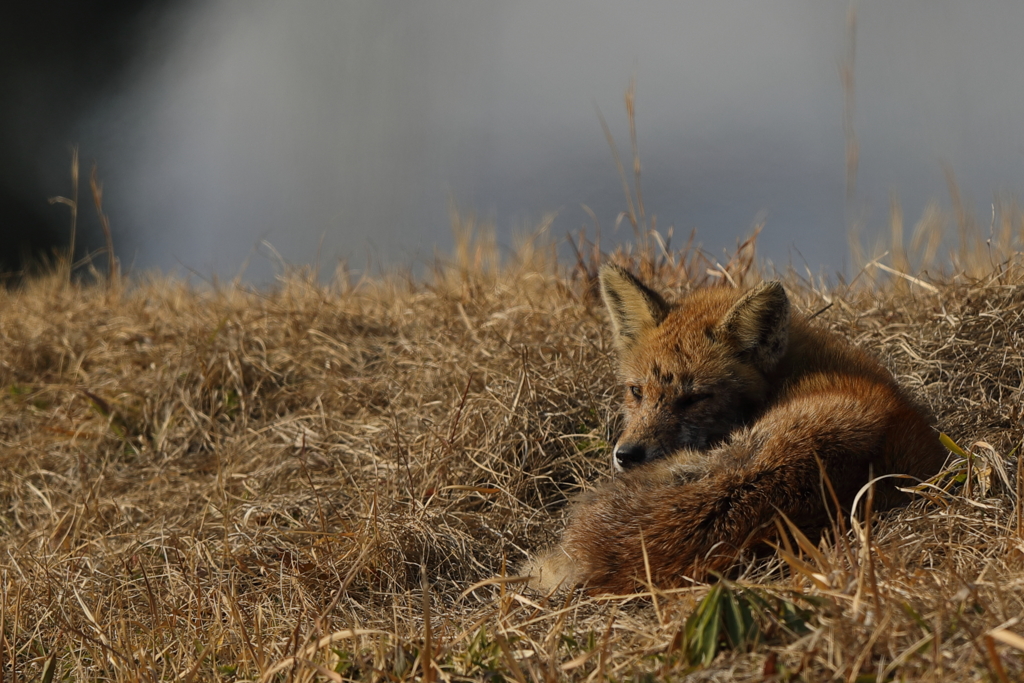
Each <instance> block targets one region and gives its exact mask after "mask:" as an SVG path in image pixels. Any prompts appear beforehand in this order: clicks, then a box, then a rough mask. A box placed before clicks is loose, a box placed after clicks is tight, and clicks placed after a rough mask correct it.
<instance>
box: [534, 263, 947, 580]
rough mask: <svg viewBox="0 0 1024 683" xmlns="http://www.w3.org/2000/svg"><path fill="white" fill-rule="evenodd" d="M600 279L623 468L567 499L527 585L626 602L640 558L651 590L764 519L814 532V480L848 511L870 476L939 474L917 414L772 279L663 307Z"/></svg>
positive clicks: (824, 518)
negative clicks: (550, 544) (559, 527)
mask: <svg viewBox="0 0 1024 683" xmlns="http://www.w3.org/2000/svg"><path fill="white" fill-rule="evenodd" d="M601 285H602V293H603V295H604V299H605V303H606V304H607V306H608V309H609V313H610V315H611V319H612V325H613V328H614V329H615V332H616V344H617V346H618V348H619V356H620V366H619V372H620V377H621V379H622V381H623V383H624V384H625V385H626V392H625V394H626V395H625V407H624V410H625V415H626V421H625V429H624V431H623V434H622V437H621V439H620V440H619V443H618V445H617V446H616V448H615V454H614V456H613V459H614V460H615V464H616V466H617V469H623V470H626V471H625V472H624V474H621V475H620V476H617V477H615V478H614V479H612V480H611V481H609V482H607V483H605V484H604V485H602V486H600V487H598V488H597V489H596V490H594V491H592V492H591V493H590V494H588V495H586V496H584V497H583V498H582V499H581V500H580V501H578V502H577V504H576V506H575V508H574V510H573V512H572V514H571V517H570V520H569V524H568V527H567V528H566V530H565V533H564V535H563V537H562V540H561V542H560V543H559V545H558V546H556V547H555V548H553V549H551V550H549V551H548V552H547V553H546V554H545V555H543V556H542V557H541V558H540V559H539V561H537V562H535V563H534V564H533V566H532V567H531V568H530V572H531V574H532V575H533V576H534V584H535V585H536V586H538V587H541V588H551V587H554V586H555V585H558V584H562V585H566V586H569V585H585V586H587V587H588V588H589V589H590V590H591V591H594V592H612V593H626V592H632V591H634V590H637V589H638V587H639V586H641V585H643V584H644V583H646V576H647V573H646V569H645V566H644V553H645V552H646V554H647V558H648V562H649V566H650V575H651V579H652V580H653V581H654V583H655V584H656V585H658V586H661V587H671V586H679V585H685V584H686V583H689V581H690V580H702V579H705V578H706V577H707V576H708V573H709V572H722V571H725V570H728V569H729V568H730V567H732V566H733V565H734V564H735V563H736V562H737V560H738V558H739V556H740V554H741V553H742V552H743V551H744V550H747V549H753V548H756V547H757V546H760V545H762V544H763V542H764V541H766V540H769V539H770V538H771V537H772V536H773V535H774V533H775V525H774V519H775V517H776V515H777V513H778V512H781V513H783V514H785V515H786V516H787V517H789V519H790V520H792V521H793V522H795V523H796V524H798V525H799V526H800V527H801V528H802V529H803V530H804V531H805V532H806V533H807V534H808V535H810V536H812V537H816V536H817V535H818V534H819V533H820V531H821V530H822V529H823V528H824V527H826V526H827V525H828V524H829V513H830V512H831V513H832V514H835V510H833V509H832V507H833V506H832V503H831V497H830V495H829V494H828V493H827V491H826V489H825V485H824V479H823V476H822V475H823V474H824V475H825V476H827V477H828V479H829V480H830V481H831V483H832V485H833V487H834V488H835V493H836V495H837V497H838V498H839V501H840V504H841V505H843V506H844V507H848V506H849V505H850V504H851V503H852V501H853V498H854V496H855V495H856V493H857V491H858V490H859V489H860V488H861V487H862V486H863V485H864V484H866V483H867V482H868V479H869V472H873V473H874V476H876V477H877V476H881V475H885V474H892V473H900V474H907V475H910V476H913V477H916V478H918V479H925V478H927V477H930V476H931V475H933V474H935V473H936V472H937V471H938V470H939V469H940V467H941V466H942V463H943V461H944V459H945V452H944V450H943V449H942V447H941V446H940V444H939V441H938V438H937V435H936V433H935V431H934V430H933V428H932V426H931V420H930V417H929V416H928V415H927V413H926V412H925V411H924V410H923V409H921V408H920V407H918V406H917V405H916V404H915V403H914V401H913V400H912V399H911V398H910V397H909V396H908V395H907V394H906V393H905V392H904V391H903V390H902V389H901V388H900V387H899V386H898V385H897V383H896V381H895V379H894V378H893V377H892V375H891V374H890V373H889V372H888V371H887V370H886V369H885V368H884V367H882V365H881V364H880V363H879V362H878V361H877V360H875V359H874V358H873V357H871V356H870V355H868V354H866V353H864V352H863V351H861V350H859V349H856V348H854V347H852V346H850V345H849V344H848V343H847V342H846V341H845V340H843V339H842V338H840V337H839V336H837V335H835V334H832V333H830V332H828V331H826V330H823V329H820V328H818V327H815V326H814V325H813V324H811V322H810V321H808V320H806V319H805V318H804V317H802V316H799V315H791V313H790V306H789V301H788V298H787V297H786V294H785V291H784V289H783V288H782V285H781V284H779V283H777V282H766V283H762V284H761V285H759V286H758V287H755V288H754V289H752V290H750V291H749V292H747V293H745V294H741V293H738V292H736V291H733V290H728V289H724V288H722V289H703V290H699V291H697V292H694V293H693V294H691V295H689V296H688V297H686V298H684V299H683V300H682V301H680V302H679V303H678V304H676V305H675V306H669V305H668V304H666V303H665V301H664V300H663V299H662V298H661V297H660V296H659V295H658V294H657V293H655V292H653V291H651V290H649V289H648V288H647V287H646V286H645V285H644V284H643V283H641V282H640V281H639V280H637V279H636V278H634V277H633V276H632V275H630V274H629V273H628V272H627V271H625V270H622V269H620V268H617V267H615V266H605V267H604V268H602V271H601ZM819 463H820V466H819ZM822 467H823V468H824V471H822ZM897 485H898V483H894V482H893V480H892V479H886V480H882V481H880V482H878V484H877V490H876V496H875V499H876V505H875V509H876V510H880V509H885V508H887V507H891V506H893V505H898V504H900V503H901V502H903V498H904V496H903V494H902V493H900V492H899V491H898V490H897V489H896V486H897Z"/></svg>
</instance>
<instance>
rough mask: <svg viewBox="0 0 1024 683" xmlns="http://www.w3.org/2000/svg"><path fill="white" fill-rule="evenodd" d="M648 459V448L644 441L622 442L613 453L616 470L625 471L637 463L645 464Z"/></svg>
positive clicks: (613, 466) (613, 463)
mask: <svg viewBox="0 0 1024 683" xmlns="http://www.w3.org/2000/svg"><path fill="white" fill-rule="evenodd" d="M647 460H648V457H647V449H646V448H645V447H644V445H643V444H642V443H636V442H626V443H621V442H620V443H619V444H617V445H616V446H615V451H614V452H613V453H612V468H613V469H614V470H615V471H616V472H625V471H626V470H628V469H632V468H633V467H636V466H637V465H642V464H644V463H645V462H647Z"/></svg>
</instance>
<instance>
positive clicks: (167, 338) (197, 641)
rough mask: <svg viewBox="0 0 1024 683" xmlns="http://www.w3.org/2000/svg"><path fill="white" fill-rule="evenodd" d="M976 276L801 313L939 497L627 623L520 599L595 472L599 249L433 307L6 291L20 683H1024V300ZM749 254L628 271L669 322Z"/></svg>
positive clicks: (639, 606) (1000, 283)
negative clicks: (914, 429) (832, 338)
mask: <svg viewBox="0 0 1024 683" xmlns="http://www.w3.org/2000/svg"><path fill="white" fill-rule="evenodd" d="M1011 237H1012V238H1013V239H1016V232H1014V233H1013V234H1012V235H1011ZM928 244H930V243H929V242H928V241H927V240H924V241H921V242H920V243H919V244H918V248H920V249H922V250H925V251H926V250H927V249H928V248H929V247H928ZM1007 244H1009V243H1007ZM922 245H923V246H922ZM1004 246H1005V245H1004ZM966 248H968V250H969V251H970V252H971V253H972V254H978V253H981V254H982V255H984V253H985V252H984V248H983V247H978V246H976V245H973V246H972V245H970V244H967V245H966ZM988 248H989V252H988V253H989V258H988V259H987V260H986V259H984V258H978V259H975V262H972V263H967V262H966V261H964V260H961V261H960V262H958V264H957V266H956V268H955V270H954V273H955V274H947V275H941V276H933V277H930V278H929V277H927V276H926V275H924V274H922V273H921V272H920V271H921V270H922V268H921V267H920V266H917V267H915V270H913V271H911V270H910V263H911V261H912V259H911V258H910V257H909V256H907V254H906V252H905V251H904V250H900V251H899V252H898V253H896V254H894V258H893V260H891V261H889V262H890V263H891V264H893V265H890V266H884V267H882V266H880V264H881V262H880V261H876V262H875V264H876V265H875V266H874V267H869V268H867V269H866V270H865V271H864V274H863V276H862V277H859V278H858V281H857V282H853V283H851V284H850V285H837V286H829V287H825V286H822V285H820V284H815V283H814V282H813V281H811V280H801V279H800V278H797V277H796V276H793V275H791V276H789V277H788V280H787V286H788V288H789V290H790V292H791V296H792V298H793V301H794V304H795V305H797V307H798V308H799V309H801V310H803V311H805V312H808V313H815V312H817V313H818V315H817V318H816V319H817V321H818V322H819V323H820V324H821V325H824V326H827V327H829V328H832V329H834V330H837V331H839V332H840V333H842V334H843V335H845V336H847V337H849V338H851V339H852V340H853V341H854V342H855V343H856V344H858V345H860V346H862V347H864V348H868V349H870V350H872V351H873V352H875V353H877V354H879V355H880V356H881V357H883V358H884V359H885V361H886V363H887V364H888V365H889V367H891V368H892V369H893V371H894V372H895V373H896V374H897V376H898V377H899V378H900V379H901V381H903V382H904V383H906V384H907V385H909V386H911V387H912V388H913V389H914V390H915V392H916V393H917V394H918V395H919V396H920V397H921V399H922V400H923V401H925V402H926V403H928V404H930V405H931V406H932V408H933V410H934V411H935V413H936V414H937V415H938V419H939V426H940V428H941V429H942V431H943V432H945V433H946V434H948V435H950V437H951V438H952V440H953V441H954V442H956V444H959V446H955V447H954V450H959V449H962V450H961V451H960V453H959V454H953V455H951V459H950V470H949V471H948V472H947V473H946V474H945V475H944V476H943V477H940V478H939V479H937V480H936V481H934V482H933V485H931V486H928V487H922V488H921V489H920V491H919V494H918V495H917V496H916V501H915V502H914V503H913V504H912V505H911V506H909V507H908V508H906V509H903V510H898V511H895V512H893V513H890V514H888V515H886V516H885V517H884V518H881V519H874V520H869V521H868V522H867V523H865V521H864V516H865V515H864V513H863V511H862V512H861V513H860V514H859V515H858V516H857V517H856V518H855V519H853V520H849V519H847V520H843V521H842V522H841V523H838V522H837V528H836V533H835V534H832V535H830V536H829V538H830V539H831V540H828V539H827V540H825V541H823V542H822V544H821V545H820V546H818V547H814V546H811V545H810V544H808V543H806V541H805V540H804V539H801V538H800V537H799V536H798V535H797V536H795V537H790V538H787V542H788V545H787V546H786V547H784V548H783V549H782V550H781V551H780V552H779V554H778V555H777V556H776V557H775V558H772V559H770V560H768V561H765V562H761V563H759V564H755V565H751V566H750V567H749V568H747V569H746V570H745V572H744V573H743V574H742V575H741V576H740V577H738V578H736V579H735V580H734V581H728V582H723V583H720V584H718V585H717V586H715V587H709V586H694V587H692V588H690V589H685V590H676V591H671V592H669V591H659V590H657V587H652V591H651V592H650V593H648V594H647V595H646V596H640V597H636V596H634V597H628V598H616V599H609V598H587V597H585V596H581V595H576V594H570V595H565V594H559V595H555V596H542V595H537V594H532V593H530V592H529V591H527V590H526V589H525V588H524V587H523V586H522V584H521V583H517V582H516V581H515V579H514V578H513V577H514V574H515V569H516V566H517V565H518V564H519V563H521V562H522V561H523V559H524V558H525V557H526V554H527V553H528V552H530V551H533V550H536V549H537V548H539V547H541V546H543V545H546V544H548V543H550V542H551V541H552V540H554V539H555V538H556V537H557V534H558V533H559V532H560V530H561V528H562V524H563V522H562V520H563V514H564V511H565V509H566V503H567V501H568V500H569V499H570V498H571V497H572V496H573V495H574V494H577V493H578V492H581V491H583V490H586V489H587V488H588V487H590V486H591V485H592V484H593V483H594V482H596V481H598V480H600V479H601V478H603V477H605V476H607V473H608V469H609V468H608V453H609V443H610V442H611V441H613V440H614V438H615V434H616V430H617V428H618V416H617V409H618V408H617V403H618V400H619V390H618V388H617V387H616V384H615V381H614V378H613V370H614V359H613V354H612V348H611V343H610V334H609V332H608V330H607V326H606V320H605V316H604V311H603V308H602V306H601V304H600V302H599V301H598V300H597V299H596V297H595V295H594V290H593V275H594V272H595V270H596V265H597V261H598V260H599V259H600V258H601V256H600V253H599V250H593V251H587V250H586V249H581V250H580V252H579V254H578V261H577V263H576V265H575V267H573V268H569V269H567V268H565V267H564V266H560V265H559V264H558V263H557V262H556V261H555V259H554V258H553V251H552V250H551V249H550V248H548V247H542V246H539V242H538V240H524V241H523V243H522V244H521V245H520V246H519V247H518V248H517V249H516V250H515V252H514V255H513V256H512V257H510V258H508V259H506V260H505V262H504V263H499V259H498V258H497V252H496V250H495V249H494V247H493V244H492V243H491V242H489V241H487V240H477V241H474V240H473V239H472V237H470V236H468V233H467V234H465V235H463V238H462V239H461V240H460V242H459V247H458V249H457V252H456V254H455V255H454V256H453V257H452V258H451V259H450V260H449V261H447V262H439V264H438V265H437V266H436V267H435V268H434V270H433V272H432V273H430V274H429V276H427V277H425V278H423V279H422V280H419V281H417V280H414V279H412V278H410V277H403V276H386V277H380V278H376V279H364V280H361V281H359V282H352V281H351V280H350V278H349V277H347V276H346V274H345V273H341V274H339V276H338V277H337V278H336V280H335V282H334V283H333V284H331V285H329V286H323V285H321V284H319V283H318V282H317V281H316V280H315V279H314V278H312V277H310V276H309V275H308V274H305V273H302V272H295V273H291V274H288V275H286V276H283V277H282V278H281V279H280V281H279V283H278V285H277V286H276V287H274V288H272V289H269V290H266V291H252V290H249V289H246V288H244V287H242V286H237V285H232V286H223V287H195V286H190V285H188V284H185V283H182V282H176V281H172V280H168V279H165V278H154V279H149V280H139V281H135V282H131V283H128V282H124V281H120V282H119V281H117V280H116V279H112V280H111V282H109V283H108V284H106V285H104V284H95V285H84V284H74V283H69V282H68V280H67V278H66V276H61V275H51V276H45V277H37V278H35V279H31V280H29V281H26V282H24V283H23V284H22V285H21V286H19V287H18V288H14V289H10V290H7V291H4V290H0V390H2V395H0V459H2V467H0V530H2V536H0V633H2V639H0V671H2V672H3V678H2V680H4V681H7V680H17V681H25V680H40V679H41V678H42V679H43V680H50V679H47V678H46V677H47V676H52V680H62V679H72V680H115V681H136V680H143V681H148V680H178V681H190V680H224V681H235V680H268V681H269V680H274V681H285V680H288V681H292V680H295V681H313V680H335V681H337V680H353V679H354V680H367V681H369V680H373V681H404V680H414V679H422V680H467V679H468V680H517V681H526V680H544V681H548V680H563V679H566V680H595V679H596V680H605V679H615V680H626V679H636V678H645V677H646V678H649V679H650V680H664V679H679V678H682V677H684V676H685V675H691V676H692V677H693V678H692V680H756V681H761V680H823V679H826V678H836V679H839V680H850V681H855V680H857V681H859V680H890V679H897V680H923V679H927V680H954V679H955V680H1018V679H1019V678H1020V677H1021V676H1024V660H1022V655H1024V652H1022V650H1024V638H1022V637H1021V635H1020V634H1022V633H1024V624H1022V623H1021V615H1024V528H1022V521H1021V505H1020V481H1019V474H1018V469H1017V465H1016V463H1017V460H1018V455H1017V454H1018V451H1019V448H1020V445H1021V440H1022V438H1024V430H1022V405H1024V374H1022V373H1024V370H1022V368H1024V320H1022V318H1024V268H1022V262H1021V259H1020V257H1019V254H1018V253H1017V252H1015V251H1014V250H1012V249H1004V252H1005V253H1000V254H998V255H996V256H993V255H992V249H991V244H990V245H989V247H988ZM979 249H980V251H979ZM752 252H753V242H752V241H750V242H748V243H745V244H744V245H741V248H740V249H739V251H738V252H737V256H736V257H735V258H734V259H733V260H732V261H731V262H729V263H727V264H725V265H720V264H717V263H715V262H713V261H709V260H707V259H706V258H705V257H704V256H703V255H701V253H700V252H699V251H696V250H694V249H692V248H687V249H684V250H683V251H681V252H674V251H672V250H670V249H662V248H661V247H660V246H659V245H655V248H650V247H649V246H645V248H644V249H641V250H638V252H637V253H633V254H631V253H629V252H619V253H617V254H616V255H614V256H613V258H616V259H617V260H619V261H621V262H624V263H630V264H631V265H632V266H633V267H635V268H637V269H639V270H640V271H641V272H642V273H643V274H644V275H645V277H648V278H651V279H653V280H654V281H655V282H656V283H658V284H659V286H663V287H664V288H666V289H667V291H669V292H670V293H675V294H677V295H678V294H679V293H681V292H682V291H684V290H685V289H687V288H688V287H692V286H696V285H699V284H708V285H715V284H716V283H717V286H742V285H743V283H744V281H747V282H748V283H749V282H750V281H752V280H753V279H754V278H755V277H756V275H755V274H754V273H753V272H752V271H753V269H752V264H753V262H754V261H753V255H752ZM931 253H932V257H934V251H932V252H931ZM655 254H660V256H656V255H655ZM897 257H898V258H897ZM900 259H902V260H900ZM879 267H882V268H883V269H889V270H891V271H896V272H897V273H898V274H897V276H895V277H892V278H891V279H889V280H886V281H880V280H879V281H874V282H872V281H870V280H869V278H870V275H871V274H873V273H877V272H879ZM912 273H913V274H912ZM688 680H690V679H688Z"/></svg>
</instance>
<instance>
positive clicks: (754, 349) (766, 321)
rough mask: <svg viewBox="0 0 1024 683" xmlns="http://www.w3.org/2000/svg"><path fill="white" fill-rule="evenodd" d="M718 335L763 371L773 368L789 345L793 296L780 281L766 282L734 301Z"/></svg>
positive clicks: (719, 325) (717, 330)
mask: <svg viewBox="0 0 1024 683" xmlns="http://www.w3.org/2000/svg"><path fill="white" fill-rule="evenodd" d="M715 337H716V338H718V339H721V340H722V341H723V342H725V343H727V344H730V345H731V346H733V347H735V349H736V351H737V352H739V353H740V354H742V355H744V356H746V357H747V358H749V359H750V360H751V361H752V362H753V363H754V364H755V365H756V366H757V367H759V368H761V369H762V370H771V369H772V368H774V367H775V365H776V364H777V363H778V362H779V361H780V360H781V359H782V357H783V356H784V355H785V354H786V347H787V346H788V345H789V298H788V297H787V296H786V290H785V289H783V288H782V283H781V282H779V281H778V280H773V281H771V282H762V283H761V284H759V285H758V286H757V287H754V288H753V289H752V290H750V291H749V292H747V293H746V294H744V295H743V297H742V298H740V300H739V301H737V302H736V303H735V304H733V306H732V308H730V309H729V312H728V313H726V314H725V317H724V318H723V319H722V322H720V323H719V324H718V326H717V327H716V328H715Z"/></svg>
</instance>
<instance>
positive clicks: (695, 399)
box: [675, 394, 711, 410]
mask: <svg viewBox="0 0 1024 683" xmlns="http://www.w3.org/2000/svg"><path fill="white" fill-rule="evenodd" d="M709 398H711V394H687V395H686V396H680V397H679V398H677V399H676V401H675V407H676V410H685V409H687V408H689V407H691V406H694V405H696V404H698V403H700V402H701V401H706V400H707V399H709Z"/></svg>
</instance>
